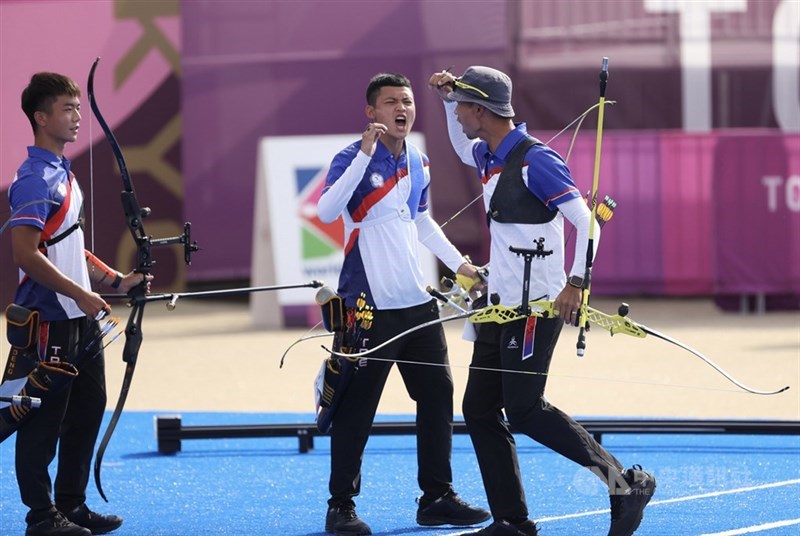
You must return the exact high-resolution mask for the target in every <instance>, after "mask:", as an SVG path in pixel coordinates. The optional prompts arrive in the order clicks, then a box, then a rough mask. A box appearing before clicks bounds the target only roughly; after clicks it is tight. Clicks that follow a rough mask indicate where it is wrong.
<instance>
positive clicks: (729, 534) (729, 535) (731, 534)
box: [702, 519, 800, 536]
mask: <svg viewBox="0 0 800 536" xmlns="http://www.w3.org/2000/svg"><path fill="white" fill-rule="evenodd" d="M792 525H800V519H787V520H786V521H775V522H773V523H764V524H763V525H753V526H752V527H742V528H741V529H734V530H726V531H725V532H708V533H706V534H703V535H702V536H736V535H737V534H749V533H751V532H762V531H765V530H770V529H778V528H781V527H790V526H792Z"/></svg>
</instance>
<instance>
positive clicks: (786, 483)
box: [442, 478, 800, 536]
mask: <svg viewBox="0 0 800 536" xmlns="http://www.w3.org/2000/svg"><path fill="white" fill-rule="evenodd" d="M797 484H800V478H796V479H793V480H783V481H781V482H770V483H769V484H760V485H758V486H748V487H745V488H736V489H729V490H723V491H714V492H711V493H701V494H698V495H688V496H686V497H676V498H674V499H663V500H660V501H651V502H650V504H649V506H655V505H659V504H671V503H678V502H686V501H694V500H697V499H707V498H709V497H720V496H722V495H733V494H736V493H747V492H749V491H759V490H763V489H770V488H779V487H782V486H793V485H797ZM609 512H610V510H609V509H604V510H592V511H590V512H578V513H575V514H567V515H563V516H552V517H539V518H536V520H535V521H536V522H537V523H544V522H548V521H560V520H563V519H574V518H578V517H586V516H595V515H601V514H608V513H609ZM461 534H465V532H464V531H460V532H452V533H449V534H443V535H442V536H459V535H461ZM720 534H728V533H720ZM731 534H739V533H731Z"/></svg>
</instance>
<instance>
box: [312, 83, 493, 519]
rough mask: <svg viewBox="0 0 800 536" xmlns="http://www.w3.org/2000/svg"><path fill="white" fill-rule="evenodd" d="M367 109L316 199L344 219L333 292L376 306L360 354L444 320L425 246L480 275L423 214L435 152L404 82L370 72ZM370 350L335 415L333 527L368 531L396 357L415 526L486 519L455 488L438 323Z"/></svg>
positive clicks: (330, 217) (352, 302) (449, 385)
mask: <svg viewBox="0 0 800 536" xmlns="http://www.w3.org/2000/svg"><path fill="white" fill-rule="evenodd" d="M366 113H367V117H368V118H369V119H370V123H369V125H368V126H367V129H366V131H365V132H364V133H363V135H362V139H361V140H360V141H357V142H355V143H353V144H352V145H350V146H348V147H347V148H345V149H344V150H343V151H341V152H340V153H339V154H337V155H336V156H335V157H334V159H333V162H332V163H331V166H330V172H329V174H328V178H327V184H326V188H325V190H324V192H323V194H322V196H321V197H320V200H319V203H318V215H319V218H320V219H321V220H322V221H324V222H332V221H334V220H335V219H336V218H338V217H339V216H340V215H341V217H342V219H343V220H344V227H345V244H346V245H345V257H344V263H343V265H342V270H341V275H340V277H339V288H338V292H339V295H340V296H342V297H343V298H344V300H345V304H346V306H347V307H348V312H349V315H348V316H352V314H353V313H354V312H355V309H356V307H357V304H358V303H359V302H361V303H362V304H363V305H364V306H365V307H367V308H371V309H372V315H373V316H372V320H371V326H368V328H363V327H358V328H356V330H357V331H356V333H355V342H354V343H353V344H354V345H355V346H356V349H358V350H361V349H369V348H372V347H375V346H377V345H379V344H381V343H382V342H384V341H386V340H388V339H390V338H392V337H394V336H395V335H397V334H399V333H401V332H403V331H406V330H408V329H410V328H413V327H416V326H419V325H422V324H424V323H426V322H430V321H433V320H436V319H437V318H438V317H439V313H438V308H437V305H436V303H435V301H434V300H433V299H432V298H431V296H430V295H429V294H428V293H427V292H426V291H425V283H426V282H425V281H424V279H423V274H422V269H421V267H420V264H419V261H418V248H419V247H420V244H422V245H423V246H424V247H427V248H428V249H429V250H431V251H432V252H433V253H434V254H435V255H436V256H437V257H438V258H439V259H440V260H441V261H442V262H443V263H444V264H445V265H446V266H447V267H448V268H450V269H451V270H453V271H454V272H456V271H458V272H459V273H463V274H465V275H469V276H475V275H476V273H477V269H476V267H474V266H472V265H471V264H468V263H465V262H464V259H463V257H462V256H461V254H460V253H459V252H458V250H457V249H456V248H455V247H454V246H453V245H452V244H451V243H450V242H449V241H448V240H447V238H445V236H444V234H443V233H442V231H441V229H440V228H439V225H438V224H437V223H436V222H435V221H434V220H433V219H432V218H431V217H430V214H429V213H428V188H429V186H430V173H429V167H428V158H427V156H425V155H424V154H422V152H420V151H419V149H417V148H416V147H414V146H413V145H411V144H410V143H408V142H407V141H406V136H407V135H408V133H409V132H410V130H411V126H412V125H413V122H414V119H415V116H416V110H415V107H414V100H413V93H412V91H411V85H410V83H409V81H408V79H406V78H405V77H404V76H402V75H396V74H379V75H377V76H375V77H374V78H373V79H372V80H371V81H370V84H369V87H368V89H367V108H366ZM359 298H361V300H359ZM372 357H374V358H379V359H380V360H377V359H376V360H369V359H368V360H362V361H361V363H359V367H358V369H357V370H356V372H355V374H353V376H352V380H351V381H350V382H349V384H348V385H347V387H346V389H347V390H346V392H345V395H344V397H343V398H342V400H341V403H340V405H339V407H338V409H337V411H336V413H335V415H334V417H333V428H332V432H331V475H330V481H329V486H328V487H329V491H330V499H329V500H328V512H327V515H326V520H325V529H326V531H328V532H333V533H335V534H371V531H370V529H369V526H368V525H367V524H366V522H364V521H363V520H361V519H360V518H359V517H358V516H357V515H356V513H355V503H354V502H353V498H354V497H355V496H356V495H358V494H359V492H360V491H361V460H362V457H363V454H364V447H365V446H366V443H367V439H368V437H369V432H370V428H371V426H372V421H373V419H374V417H375V411H376V410H377V407H378V402H379V401H380V397H381V392H382V391H383V387H384V385H385V383H386V378H387V377H388V375H389V371H390V370H391V368H392V365H393V361H394V360H397V361H398V363H397V367H398V369H399V371H400V374H401V375H402V377H403V382H404V383H405V386H406V389H407V390H408V394H409V396H411V398H412V399H413V400H414V401H416V403H417V459H418V474H417V475H418V478H417V481H418V484H419V487H420V488H421V489H422V492H423V494H422V497H421V498H420V499H419V508H418V510H417V518H416V521H417V523H419V524H421V525H444V524H455V525H470V524H474V523H480V522H482V521H485V520H486V519H488V518H489V512H487V511H486V510H482V509H479V508H473V507H471V506H469V505H467V504H466V503H464V502H463V501H461V499H460V498H459V497H458V495H456V493H455V491H453V487H452V481H453V475H452V470H451V467H450V450H451V444H452V426H451V422H452V419H453V380H452V377H451V375H450V368H449V366H448V358H447V342H446V341H445V337H444V330H443V329H442V326H441V324H436V325H432V326H428V327H426V328H424V329H420V330H418V331H415V332H413V333H411V334H409V335H408V336H406V337H403V338H401V339H399V340H397V341H396V342H394V343H392V344H390V345H388V346H387V347H386V348H384V349H383V350H381V351H380V352H377V353H376V354H374V355H373V356H372ZM416 363H425V364H427V365H419V364H416ZM431 365H433V366H431ZM409 501H410V500H409Z"/></svg>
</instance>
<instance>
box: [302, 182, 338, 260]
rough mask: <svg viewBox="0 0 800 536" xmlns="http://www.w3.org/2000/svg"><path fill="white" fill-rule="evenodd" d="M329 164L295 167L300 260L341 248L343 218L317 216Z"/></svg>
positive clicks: (320, 257)
mask: <svg viewBox="0 0 800 536" xmlns="http://www.w3.org/2000/svg"><path fill="white" fill-rule="evenodd" d="M327 174H328V168H321V169H320V168H296V170H295V181H296V184H297V206H298V207H299V211H300V214H299V215H300V222H301V225H300V233H301V252H302V256H303V260H316V259H322V258H324V257H329V256H331V255H334V254H337V253H340V252H341V251H342V248H344V224H343V223H342V218H337V219H336V221H334V222H333V223H323V222H322V221H321V220H320V219H319V217H318V216H317V202H318V201H319V198H320V196H321V195H322V189H323V188H324V187H325V177H326V176H327Z"/></svg>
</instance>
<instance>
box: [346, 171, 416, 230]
mask: <svg viewBox="0 0 800 536" xmlns="http://www.w3.org/2000/svg"><path fill="white" fill-rule="evenodd" d="M406 175H408V170H407V169H401V170H400V171H398V172H397V174H395V175H393V176H391V177H389V178H388V179H386V180H385V181H384V182H383V186H381V187H380V188H378V189H377V190H375V191H374V192H372V193H371V194H369V195H368V196H366V197H364V200H363V201H361V204H360V205H358V208H356V209H355V210H354V211H353V214H352V215H351V217H352V218H353V221H354V222H359V221H362V220H363V219H364V218H366V216H367V212H369V209H371V208H372V207H373V206H375V205H376V204H377V203H379V202H380V200H381V199H383V198H384V197H386V194H388V193H389V192H391V191H392V188H394V187H395V186H397V183H398V182H400V180H401V179H402V178H403V177H405V176H406Z"/></svg>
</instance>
